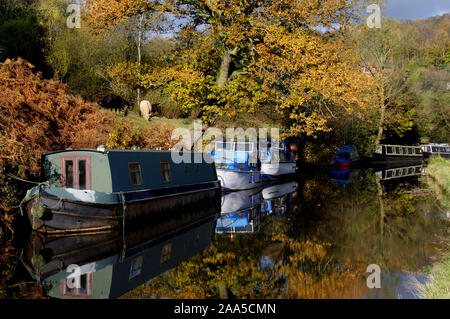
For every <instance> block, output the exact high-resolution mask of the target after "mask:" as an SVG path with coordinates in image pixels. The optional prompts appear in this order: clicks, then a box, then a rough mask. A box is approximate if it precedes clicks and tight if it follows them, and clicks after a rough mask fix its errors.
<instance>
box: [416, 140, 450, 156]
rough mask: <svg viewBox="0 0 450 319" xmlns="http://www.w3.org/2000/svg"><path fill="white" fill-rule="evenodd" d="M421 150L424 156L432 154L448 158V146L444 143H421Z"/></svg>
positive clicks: (449, 147) (449, 154) (449, 150)
mask: <svg viewBox="0 0 450 319" xmlns="http://www.w3.org/2000/svg"><path fill="white" fill-rule="evenodd" d="M422 152H423V155H424V156H425V157H430V156H432V155H438V156H442V157H446V158H450V146H449V145H448V144H444V143H432V144H425V145H422Z"/></svg>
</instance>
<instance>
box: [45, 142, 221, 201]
mask: <svg viewBox="0 0 450 319" xmlns="http://www.w3.org/2000/svg"><path fill="white" fill-rule="evenodd" d="M195 155H196V154H195V153H191V161H190V163H180V164H176V163H174V162H173V160H172V157H171V152H170V151H134V150H133V151H132V150H105V149H103V150H102V149H101V148H99V149H98V150H66V151H58V152H51V153H44V154H43V155H42V169H41V175H42V179H43V180H45V181H48V182H49V183H50V185H51V186H54V187H61V188H67V189H78V190H92V191H97V192H106V193H116V192H132V191H140V190H148V189H155V188H167V187H176V186H181V185H190V184H199V183H205V182H210V181H215V180H217V174H216V170H215V167H214V165H213V164H209V163H208V161H209V162H210V163H211V162H212V161H211V160H208V159H206V158H205V156H210V155H209V154H202V157H201V158H202V162H201V163H194V158H197V157H198V156H195ZM197 155H198V154H197ZM184 156H186V154H184Z"/></svg>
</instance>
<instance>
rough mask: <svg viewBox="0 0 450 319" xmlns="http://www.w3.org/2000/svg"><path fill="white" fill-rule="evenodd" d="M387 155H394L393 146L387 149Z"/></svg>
mask: <svg viewBox="0 0 450 319" xmlns="http://www.w3.org/2000/svg"><path fill="white" fill-rule="evenodd" d="M386 153H388V154H392V153H393V149H392V146H388V147H386Z"/></svg>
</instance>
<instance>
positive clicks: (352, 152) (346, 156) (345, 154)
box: [333, 145, 361, 168]
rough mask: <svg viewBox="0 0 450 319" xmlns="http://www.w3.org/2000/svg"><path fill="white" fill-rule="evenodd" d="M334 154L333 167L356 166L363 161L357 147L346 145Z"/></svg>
mask: <svg viewBox="0 0 450 319" xmlns="http://www.w3.org/2000/svg"><path fill="white" fill-rule="evenodd" d="M334 154H335V157H334V159H333V165H335V166H337V167H339V168H345V167H350V166H354V165H355V164H357V163H359V162H360V160H361V158H360V157H359V153H358V149H357V148H356V146H355V145H344V146H343V147H341V148H340V149H338V150H335V151H334Z"/></svg>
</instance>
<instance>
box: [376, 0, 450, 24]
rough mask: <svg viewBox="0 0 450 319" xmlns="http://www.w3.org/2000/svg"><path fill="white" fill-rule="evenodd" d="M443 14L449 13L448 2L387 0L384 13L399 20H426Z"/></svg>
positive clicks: (434, 0)
mask: <svg viewBox="0 0 450 319" xmlns="http://www.w3.org/2000/svg"><path fill="white" fill-rule="evenodd" d="M374 3H376V0H374ZM444 13H450V0H387V3H386V12H385V14H386V15H387V16H388V17H390V18H396V19H399V20H415V19H426V18H429V17H433V16H436V15H442V14H444Z"/></svg>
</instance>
